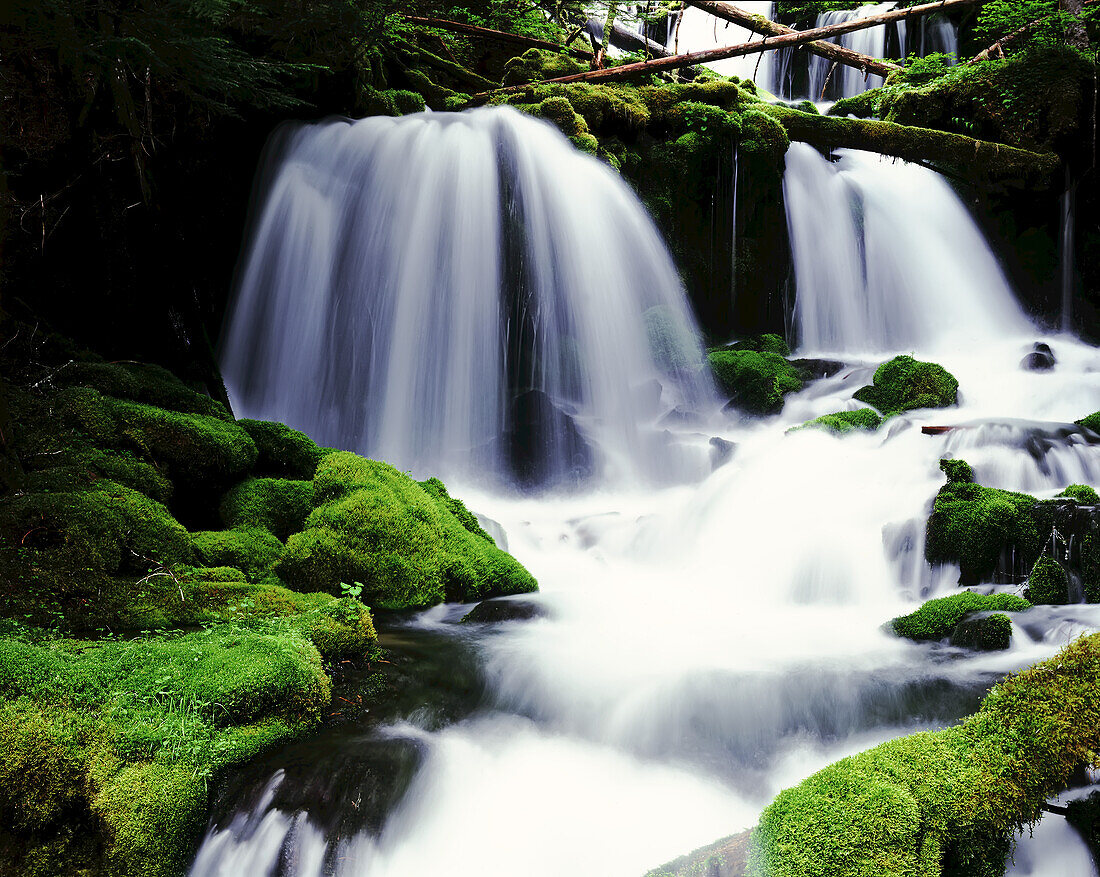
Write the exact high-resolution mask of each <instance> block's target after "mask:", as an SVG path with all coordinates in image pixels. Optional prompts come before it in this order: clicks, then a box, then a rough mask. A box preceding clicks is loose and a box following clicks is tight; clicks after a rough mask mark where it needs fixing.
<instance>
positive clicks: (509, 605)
mask: <svg viewBox="0 0 1100 877" xmlns="http://www.w3.org/2000/svg"><path fill="white" fill-rule="evenodd" d="M545 617H546V608H545V607H544V606H542V605H541V604H539V603H535V602H534V601H532V600H507V599H503V598H501V597H494V598H493V599H491V600H482V601H481V602H480V603H478V604H477V605H476V606H475V607H474V608H473V609H471V610H470V611H469V612H467V613H466V614H465V615H463V616H462V622H463V623H467V622H469V623H471V624H496V623H497V622H500V621H527V620H529V619H531V618H545Z"/></svg>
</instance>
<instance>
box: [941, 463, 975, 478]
mask: <svg viewBox="0 0 1100 877" xmlns="http://www.w3.org/2000/svg"><path fill="white" fill-rule="evenodd" d="M940 469H941V470H942V471H943V473H944V474H945V475H946V476H947V482H948V483H949V484H969V483H970V482H972V481H973V480H974V470H973V469H971V468H970V464H969V463H967V462H966V460H951V459H944V460H940Z"/></svg>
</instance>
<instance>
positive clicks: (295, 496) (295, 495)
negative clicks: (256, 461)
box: [218, 478, 313, 539]
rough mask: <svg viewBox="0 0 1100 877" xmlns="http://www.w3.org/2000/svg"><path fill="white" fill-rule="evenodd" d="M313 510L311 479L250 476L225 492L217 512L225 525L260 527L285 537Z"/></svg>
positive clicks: (303, 521)
mask: <svg viewBox="0 0 1100 877" xmlns="http://www.w3.org/2000/svg"><path fill="white" fill-rule="evenodd" d="M312 510H313V483H312V482H310V481H291V480H289V479H285V478H250V479H248V480H247V481H242V482H241V483H240V484H238V485H237V486H236V487H234V488H232V489H231V490H230V491H229V492H228V493H226V495H225V498H224V499H223V500H222V503H221V506H220V507H219V509H218V512H219V514H220V515H221V519H222V522H223V523H224V524H225V525H226V526H227V527H233V528H241V527H262V528H264V529H266V530H269V531H270V532H271V533H274V534H275V536H277V537H278V538H279V539H286V538H287V537H288V536H290V535H291V534H292V533H297V532H298V531H299V530H301V529H302V527H303V526H304V524H305V520H306V517H307V516H308V515H309V513H310V512H311V511H312Z"/></svg>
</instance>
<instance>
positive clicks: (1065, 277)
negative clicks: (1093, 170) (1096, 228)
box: [1058, 168, 1077, 332]
mask: <svg viewBox="0 0 1100 877" xmlns="http://www.w3.org/2000/svg"><path fill="white" fill-rule="evenodd" d="M1061 206H1062V216H1061V222H1060V224H1059V240H1058V256H1059V261H1060V262H1061V286H1062V331H1063V332H1071V331H1073V272H1074V262H1075V260H1076V253H1075V249H1076V248H1075V243H1076V241H1075V238H1076V234H1077V232H1076V224H1077V223H1076V219H1077V184H1076V183H1075V182H1074V181H1073V180H1072V179H1071V177H1070V172H1069V169H1068V168H1067V169H1066V191H1065V192H1063V193H1062V205H1061Z"/></svg>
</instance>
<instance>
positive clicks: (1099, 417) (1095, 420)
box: [1074, 411, 1100, 435]
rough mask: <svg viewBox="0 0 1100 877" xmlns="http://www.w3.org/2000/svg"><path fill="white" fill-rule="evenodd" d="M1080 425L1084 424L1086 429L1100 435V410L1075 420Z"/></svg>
mask: <svg viewBox="0 0 1100 877" xmlns="http://www.w3.org/2000/svg"><path fill="white" fill-rule="evenodd" d="M1074 422H1075V423H1076V424H1077V425H1078V426H1083V427H1084V428H1085V429H1088V430H1091V431H1092V432H1095V433H1097V434H1098V435H1100V411H1095V412H1093V413H1092V414H1090V415H1089V416H1088V417H1082V418H1081V419H1080V420H1077V421H1074Z"/></svg>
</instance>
